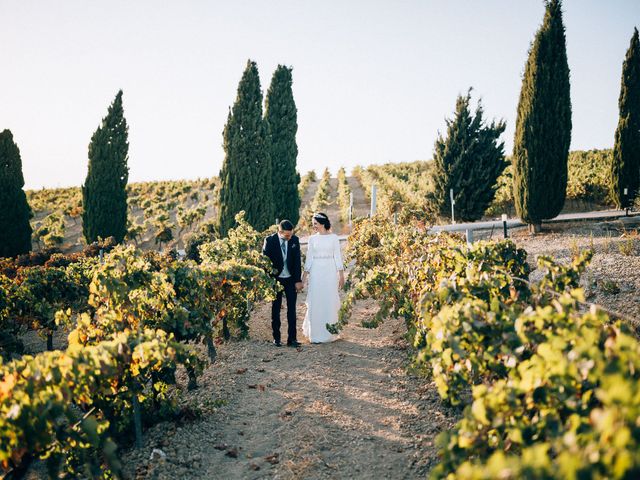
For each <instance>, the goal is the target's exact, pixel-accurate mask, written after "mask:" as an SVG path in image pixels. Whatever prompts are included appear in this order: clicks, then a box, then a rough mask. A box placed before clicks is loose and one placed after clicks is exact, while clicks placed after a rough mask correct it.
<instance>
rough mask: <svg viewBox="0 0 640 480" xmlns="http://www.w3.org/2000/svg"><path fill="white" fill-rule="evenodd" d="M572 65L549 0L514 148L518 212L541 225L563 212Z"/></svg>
mask: <svg viewBox="0 0 640 480" xmlns="http://www.w3.org/2000/svg"><path fill="white" fill-rule="evenodd" d="M569 89H570V85H569V66H568V63H567V52H566V40H565V34H564V25H563V23H562V10H561V1H560V0H549V1H548V2H547V3H546V12H545V16H544V20H543V22H542V26H541V27H540V29H539V30H538V32H537V34H536V36H535V39H534V41H533V43H532V45H531V49H530V51H529V58H528V59H527V63H526V66H525V72H524V78H523V80H522V89H521V91H520V100H519V102H518V116H517V120H516V131H515V140H514V147H513V166H514V169H513V180H514V198H515V204H516V212H517V214H518V216H519V217H520V218H521V219H522V220H523V221H524V222H526V223H529V224H539V223H540V222H541V221H542V220H544V219H548V218H553V217H555V216H556V215H558V214H559V213H560V211H561V210H562V207H563V205H564V201H565V194H566V188H567V157H568V154H569V145H570V143H571V98H570V95H569Z"/></svg>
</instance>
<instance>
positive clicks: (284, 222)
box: [279, 220, 293, 232]
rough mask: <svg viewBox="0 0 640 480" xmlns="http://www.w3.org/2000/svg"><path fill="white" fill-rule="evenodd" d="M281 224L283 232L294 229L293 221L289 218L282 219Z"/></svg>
mask: <svg viewBox="0 0 640 480" xmlns="http://www.w3.org/2000/svg"><path fill="white" fill-rule="evenodd" d="M279 226H280V230H282V231H283V232H288V231H291V230H293V223H291V222H290V221H289V220H282V221H281V222H280V223H279Z"/></svg>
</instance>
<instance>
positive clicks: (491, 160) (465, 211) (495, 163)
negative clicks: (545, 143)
mask: <svg viewBox="0 0 640 480" xmlns="http://www.w3.org/2000/svg"><path fill="white" fill-rule="evenodd" d="M470 92H471V90H469V93H467V95H466V96H458V98H457V100H456V112H455V116H454V118H453V119H452V120H447V137H446V138H443V137H442V136H441V135H438V138H437V140H436V144H435V149H434V154H433V161H434V167H433V168H434V171H433V180H434V189H433V191H431V192H429V194H428V196H427V205H428V207H429V210H431V211H432V212H433V213H434V214H436V215H439V216H441V217H448V216H449V215H450V214H451V198H450V194H449V190H450V189H453V192H454V202H455V205H454V206H455V215H456V218H457V219H460V220H463V221H474V220H478V219H479V218H481V217H482V215H483V214H484V212H485V210H486V209H487V208H488V207H489V205H490V204H491V202H492V201H493V198H494V196H495V193H496V189H497V180H498V177H499V176H500V175H501V174H502V172H503V170H504V169H505V167H506V166H507V161H506V160H505V158H504V142H500V143H498V139H499V137H500V135H501V134H502V133H503V132H504V129H505V127H506V125H505V123H504V122H503V121H500V122H498V123H496V122H495V121H493V122H491V124H490V125H485V124H484V121H483V118H482V116H483V109H482V104H481V102H480V101H478V106H477V107H476V111H475V114H473V113H472V112H471V111H470V109H469V102H470V101H471V93H470Z"/></svg>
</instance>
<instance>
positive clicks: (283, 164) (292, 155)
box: [265, 65, 300, 225]
mask: <svg viewBox="0 0 640 480" xmlns="http://www.w3.org/2000/svg"><path fill="white" fill-rule="evenodd" d="M292 84H293V80H292V77H291V68H289V67H286V66H284V65H278V68H277V69H276V71H275V72H274V73H273V77H272V79H271V85H270V86H269V90H268V91H267V97H266V101H265V118H266V120H267V124H268V125H269V133H270V134H271V172H272V178H273V180H272V185H273V203H274V208H275V216H276V218H278V219H280V220H283V219H288V220H290V221H291V222H292V223H293V224H294V225H296V224H297V223H298V220H299V218H300V195H299V193H298V184H299V183H300V175H299V174H298V171H297V162H298V145H297V143H296V133H297V131H298V109H297V108H296V102H295V101H294V99H293V90H292V88H291V87H292Z"/></svg>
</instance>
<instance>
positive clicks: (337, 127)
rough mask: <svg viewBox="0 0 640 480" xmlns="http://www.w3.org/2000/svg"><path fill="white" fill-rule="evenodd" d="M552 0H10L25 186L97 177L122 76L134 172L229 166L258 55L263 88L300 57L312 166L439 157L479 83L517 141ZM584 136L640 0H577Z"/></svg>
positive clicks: (571, 11)
mask: <svg viewBox="0 0 640 480" xmlns="http://www.w3.org/2000/svg"><path fill="white" fill-rule="evenodd" d="M543 14H544V4H543V2H542V0H450V1H442V0H439V1H435V0H434V1H432V0H412V1H405V0H388V1H381V0H361V1H360V0H358V1H355V0H317V1H315V2H312V1H305V0H290V1H278V0H269V1H267V0H234V1H227V2H222V1H214V0H209V1H205V0H201V1H196V0H182V1H178V0H175V1H160V0H155V1H152V0H109V1H98V0H56V1H35V0H0V64H1V65H2V69H1V73H0V130H2V129H5V128H8V129H10V130H11V131H12V132H13V134H14V138H15V140H16V142H17V144H18V147H19V148H20V152H21V155H22V163H23V172H24V176H25V182H26V187H27V188H40V187H42V186H46V187H54V186H73V185H80V184H82V182H83V181H84V178H85V176H86V172H87V147H88V144H89V141H90V139H91V135H92V133H93V132H94V131H95V129H96V128H97V127H98V125H99V124H100V121H101V119H102V117H103V116H104V115H105V114H106V111H107V107H108V105H109V104H110V103H111V102H112V101H113V98H114V97H115V95H116V93H117V91H118V89H120V88H121V89H123V91H124V110H125V116H126V118H127V121H128V123H129V142H130V149H129V168H130V174H129V180H130V181H131V182H134V181H144V180H163V179H184V178H196V177H209V176H215V175H218V173H219V170H220V166H221V164H222V160H223V157H224V152H223V150H222V129H223V127H224V123H225V121H226V118H227V112H228V108H229V106H230V105H232V104H233V102H234V100H235V96H236V89H237V86H238V81H239V80H240V77H241V75H242V71H243V69H244V67H245V64H246V61H247V59H248V58H250V59H252V60H255V61H256V62H257V64H258V68H259V71H260V78H261V82H262V89H263V92H265V93H266V91H267V89H268V87H269V83H270V81H271V76H272V74H273V71H274V69H275V68H276V66H277V65H278V64H279V63H281V64H285V65H289V66H292V67H293V81H294V84H293V90H294V97H295V100H296V104H297V107H298V126H299V128H298V137H297V140H298V148H299V156H298V169H299V170H300V171H301V172H302V173H303V174H304V173H305V172H307V171H308V170H310V169H315V170H316V171H317V172H318V173H320V172H321V170H322V169H323V168H324V167H325V166H328V167H329V168H330V169H331V170H332V171H333V172H334V173H335V171H336V170H337V169H338V168H339V167H340V166H345V167H346V168H347V169H348V170H350V169H351V168H352V167H353V166H355V165H367V164H370V163H386V162H402V161H413V160H419V159H428V158H431V156H432V152H433V144H434V141H435V138H436V135H437V133H438V131H444V129H445V118H446V117H450V116H451V114H452V112H453V109H454V106H455V99H456V96H457V95H458V94H460V93H465V92H466V90H467V89H468V88H469V87H470V86H472V87H473V88H474V93H473V99H474V101H475V100H477V98H478V96H481V97H482V99H483V104H484V107H485V113H486V116H487V118H488V119H491V118H494V117H495V118H504V119H505V120H506V121H507V129H506V132H505V134H504V135H503V137H502V138H503V139H504V141H505V144H506V152H507V153H508V154H509V153H511V148H512V144H513V132H514V123H515V117H516V107H517V102H518V96H519V92H520V85H521V76H522V72H523V70H524V64H525V61H526V58H527V51H528V48H529V45H530V42H531V41H532V39H533V37H534V34H535V32H536V30H537V28H538V26H539V25H540V23H541V21H542V17H543ZM564 21H565V26H566V35H567V46H568V58H569V67H570V69H571V98H572V104H573V135H572V137H573V138H572V143H571V148H572V149H591V148H608V147H611V146H612V144H613V136H614V131H615V127H616V124H617V119H618V105H617V102H618V94H619V91H620V76H621V69H622V62H623V59H624V55H625V52H626V50H627V48H628V46H629V41H630V39H631V35H632V33H633V27H634V26H639V27H640V0H606V1H605V0H565V2H564Z"/></svg>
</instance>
